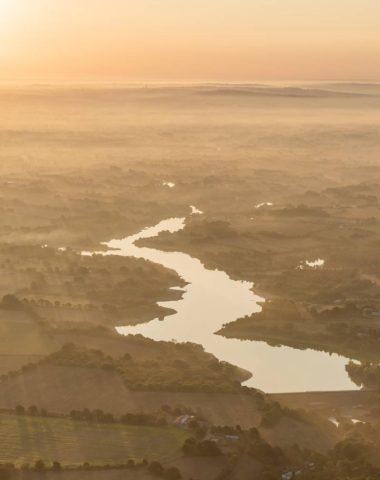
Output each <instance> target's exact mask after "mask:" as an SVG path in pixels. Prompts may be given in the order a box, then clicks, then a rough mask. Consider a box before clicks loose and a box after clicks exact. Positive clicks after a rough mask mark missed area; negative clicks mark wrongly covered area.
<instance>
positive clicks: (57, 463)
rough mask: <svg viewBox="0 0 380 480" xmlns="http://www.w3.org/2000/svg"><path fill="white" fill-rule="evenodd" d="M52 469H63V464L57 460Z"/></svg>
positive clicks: (57, 470)
mask: <svg viewBox="0 0 380 480" xmlns="http://www.w3.org/2000/svg"><path fill="white" fill-rule="evenodd" d="M52 470H54V471H55V472H59V471H61V470H62V466H61V464H60V463H59V462H57V461H55V462H53V466H52Z"/></svg>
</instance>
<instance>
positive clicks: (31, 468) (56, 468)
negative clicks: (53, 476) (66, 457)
mask: <svg viewBox="0 0 380 480" xmlns="http://www.w3.org/2000/svg"><path fill="white" fill-rule="evenodd" d="M21 470H22V471H23V472H24V473H27V472H43V471H53V472H60V471H61V470H62V466H61V464H60V463H59V462H58V461H54V462H53V463H52V464H51V465H47V464H46V463H45V462H44V461H43V460H37V461H36V462H34V464H32V465H31V464H29V463H24V464H23V465H22V466H21ZM15 472H16V467H15V465H14V464H13V463H4V464H0V480H8V479H10V478H13V476H14V475H13V474H14V473H15Z"/></svg>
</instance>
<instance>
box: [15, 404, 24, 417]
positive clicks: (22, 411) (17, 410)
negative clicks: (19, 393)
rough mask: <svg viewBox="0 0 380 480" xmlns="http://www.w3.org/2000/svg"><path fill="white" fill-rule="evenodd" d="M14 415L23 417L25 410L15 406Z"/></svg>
mask: <svg viewBox="0 0 380 480" xmlns="http://www.w3.org/2000/svg"><path fill="white" fill-rule="evenodd" d="M16 413H17V415H24V414H25V408H24V407H23V406H22V405H17V407H16Z"/></svg>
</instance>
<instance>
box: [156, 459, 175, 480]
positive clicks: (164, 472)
mask: <svg viewBox="0 0 380 480" xmlns="http://www.w3.org/2000/svg"><path fill="white" fill-rule="evenodd" d="M148 470H149V472H150V473H151V474H153V475H155V476H157V477H159V478H163V479H165V480H180V479H181V478H182V475H181V472H180V471H179V470H178V468H176V467H169V468H165V467H163V466H162V465H161V463H160V462H151V463H150V464H149V466H148Z"/></svg>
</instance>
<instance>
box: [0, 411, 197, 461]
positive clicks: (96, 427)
mask: <svg viewBox="0 0 380 480" xmlns="http://www.w3.org/2000/svg"><path fill="white" fill-rule="evenodd" d="M187 437H188V434H187V433H186V432H184V431H183V430H179V429H177V428H172V427H162V428H158V427H139V426H124V425H120V424H97V423H87V422H81V421H73V420H71V419H68V418H46V417H29V416H18V415H11V414H0V463H1V462H13V463H15V464H17V465H21V464H22V463H25V462H28V463H32V462H35V461H36V460H39V459H42V460H43V461H44V462H46V463H51V462H53V461H54V460H58V461H59V462H61V464H62V465H79V464H82V463H84V462H88V463H90V464H91V465H104V464H110V465H112V464H122V463H126V462H127V461H128V460H129V459H135V460H141V459H143V458H146V459H148V460H161V461H162V460H165V459H169V458H172V457H173V456H176V455H178V454H179V452H180V448H181V446H182V444H183V442H184V441H185V439H186V438H187Z"/></svg>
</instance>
